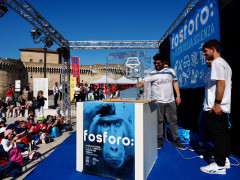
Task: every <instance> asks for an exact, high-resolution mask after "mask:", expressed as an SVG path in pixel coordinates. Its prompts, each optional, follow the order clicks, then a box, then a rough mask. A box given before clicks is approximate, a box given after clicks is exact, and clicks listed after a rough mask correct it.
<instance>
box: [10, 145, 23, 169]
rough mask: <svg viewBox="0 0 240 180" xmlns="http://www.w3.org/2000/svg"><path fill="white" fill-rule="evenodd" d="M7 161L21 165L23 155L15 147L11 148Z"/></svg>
mask: <svg viewBox="0 0 240 180" xmlns="http://www.w3.org/2000/svg"><path fill="white" fill-rule="evenodd" d="M9 161H14V162H16V163H18V164H20V165H23V157H22V155H21V153H20V151H19V150H18V149H17V148H13V149H12V150H11V151H10V153H9Z"/></svg>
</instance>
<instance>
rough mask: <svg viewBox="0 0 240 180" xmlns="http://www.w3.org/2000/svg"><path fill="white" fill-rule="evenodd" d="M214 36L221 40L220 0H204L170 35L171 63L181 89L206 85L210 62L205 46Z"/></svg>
mask: <svg viewBox="0 0 240 180" xmlns="http://www.w3.org/2000/svg"><path fill="white" fill-rule="evenodd" d="M211 39H217V40H219V41H220V27H219V10H218V0H200V1H199V2H198V4H197V5H196V6H195V7H194V8H193V9H192V10H191V12H190V13H189V14H188V15H187V16H186V17H185V18H184V19H183V20H182V23H181V24H180V25H179V26H178V27H177V28H176V29H175V30H174V31H173V32H172V34H171V37H170V44H171V51H170V57H171V64H172V68H173V69H174V70H175V72H176V74H177V77H178V82H179V87H180V88H197V87H203V86H204V82H203V79H204V73H205V71H206V69H207V65H206V58H205V56H203V53H202V51H201V49H202V45H203V44H204V43H205V42H207V41H209V40H211Z"/></svg>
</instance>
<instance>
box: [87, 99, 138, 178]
mask: <svg viewBox="0 0 240 180" xmlns="http://www.w3.org/2000/svg"><path fill="white" fill-rule="evenodd" d="M134 107H135V106H134V103H121V102H119V103H105V102H85V103H84V104H83V112H84V113H83V141H84V143H83V145H84V147H83V151H84V152H83V159H84V160H83V161H84V165H83V167H84V168H83V172H85V173H88V174H95V175H98V176H102V177H107V178H112V179H134V177H135V135H134V134H135V131H134V129H135V117H134V116H135V112H134Z"/></svg>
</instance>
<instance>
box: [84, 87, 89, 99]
mask: <svg viewBox="0 0 240 180" xmlns="http://www.w3.org/2000/svg"><path fill="white" fill-rule="evenodd" d="M84 91H85V97H86V98H87V101H88V91H89V88H88V84H87V83H85V87H84Z"/></svg>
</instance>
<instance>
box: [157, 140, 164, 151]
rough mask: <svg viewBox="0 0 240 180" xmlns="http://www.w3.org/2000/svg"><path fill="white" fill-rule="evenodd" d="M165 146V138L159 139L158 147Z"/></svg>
mask: <svg viewBox="0 0 240 180" xmlns="http://www.w3.org/2000/svg"><path fill="white" fill-rule="evenodd" d="M162 147H163V138H159V139H158V149H161V148H162Z"/></svg>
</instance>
